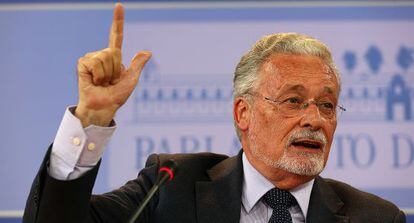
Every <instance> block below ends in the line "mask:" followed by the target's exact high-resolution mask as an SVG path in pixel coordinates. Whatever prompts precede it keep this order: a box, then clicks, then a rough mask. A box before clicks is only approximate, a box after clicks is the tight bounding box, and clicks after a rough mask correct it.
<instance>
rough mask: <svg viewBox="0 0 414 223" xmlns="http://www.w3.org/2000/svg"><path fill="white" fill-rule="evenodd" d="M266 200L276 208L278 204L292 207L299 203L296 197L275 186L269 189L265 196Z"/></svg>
mask: <svg viewBox="0 0 414 223" xmlns="http://www.w3.org/2000/svg"><path fill="white" fill-rule="evenodd" d="M263 198H264V201H265V202H266V204H267V205H269V206H270V207H271V208H272V209H276V208H277V206H280V205H282V206H284V207H286V208H290V207H292V206H294V205H296V204H297V201H296V199H295V197H294V196H293V195H292V194H291V193H290V192H289V191H286V190H281V189H279V188H273V189H271V190H269V191H268V192H267V193H266V194H265V195H264V196H263Z"/></svg>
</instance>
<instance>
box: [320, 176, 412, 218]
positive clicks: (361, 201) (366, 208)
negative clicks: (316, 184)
mask: <svg viewBox="0 0 414 223" xmlns="http://www.w3.org/2000/svg"><path fill="white" fill-rule="evenodd" d="M324 181H325V182H326V183H327V184H328V185H329V186H330V187H331V188H332V189H333V190H334V191H335V193H336V194H337V195H338V197H339V198H340V199H341V200H342V202H343V203H344V208H345V210H346V212H347V213H354V214H356V215H362V216H375V217H380V218H381V219H394V220H396V219H399V218H404V219H405V216H404V214H403V213H402V211H401V210H400V209H399V208H398V207H397V206H396V205H395V204H393V203H391V202H389V201H387V200H385V199H383V198H380V197H378V196H376V195H374V194H370V193H367V192H364V191H361V190H359V189H357V188H355V187H352V186H350V185H348V184H346V183H343V182H340V181H337V180H333V179H324ZM397 222H398V221H397Z"/></svg>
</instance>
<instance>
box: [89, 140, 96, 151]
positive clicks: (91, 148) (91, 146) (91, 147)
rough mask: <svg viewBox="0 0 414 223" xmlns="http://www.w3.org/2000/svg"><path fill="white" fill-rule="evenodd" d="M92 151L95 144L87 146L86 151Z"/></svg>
mask: <svg viewBox="0 0 414 223" xmlns="http://www.w3.org/2000/svg"><path fill="white" fill-rule="evenodd" d="M94 149H95V143H93V142H91V143H89V144H88V150H89V151H92V150H94Z"/></svg>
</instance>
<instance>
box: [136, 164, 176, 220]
mask: <svg viewBox="0 0 414 223" xmlns="http://www.w3.org/2000/svg"><path fill="white" fill-rule="evenodd" d="M175 174H177V163H176V162H175V161H174V160H172V159H169V160H167V161H165V162H164V163H163V164H162V165H161V167H160V169H159V170H158V177H157V179H156V181H155V184H154V186H152V187H151V189H150V190H149V191H148V193H147V195H146V196H145V198H144V200H143V201H142V203H141V205H139V207H138V208H137V209H136V210H135V211H134V214H133V215H132V217H131V218H130V219H129V221H128V223H134V222H135V220H136V219H137V218H138V216H139V215H140V214H141V212H142V211H143V210H144V208H145V207H146V206H147V204H148V202H149V201H150V200H151V198H152V197H153V196H154V194H155V192H157V191H158V190H159V188H160V187H161V186H163V185H164V184H165V183H166V182H169V181H171V180H173V179H174V176H175Z"/></svg>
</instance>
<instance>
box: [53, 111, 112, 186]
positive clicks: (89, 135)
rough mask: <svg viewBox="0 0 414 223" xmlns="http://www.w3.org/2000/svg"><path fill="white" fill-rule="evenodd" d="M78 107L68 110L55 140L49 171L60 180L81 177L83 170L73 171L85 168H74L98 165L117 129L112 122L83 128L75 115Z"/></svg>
mask: <svg viewBox="0 0 414 223" xmlns="http://www.w3.org/2000/svg"><path fill="white" fill-rule="evenodd" d="M75 108H76V107H75V106H73V107H69V108H68V109H66V112H65V115H64V116H63V120H62V122H61V124H60V126H59V129H58V132H57V134H56V138H55V140H54V143H53V148H52V153H51V157H50V168H49V174H50V175H51V176H52V177H55V178H57V179H62V180H63V179H68V178H69V176H70V175H73V176H81V175H82V173H73V172H74V171H75V172H76V171H77V170H85V168H75V167H93V166H95V165H96V164H97V163H98V161H99V160H100V159H101V157H102V154H103V151H104V148H105V145H106V143H107V141H108V140H109V138H110V137H111V136H112V134H113V132H114V131H115V129H116V124H115V122H113V121H112V122H111V125H110V126H109V127H101V126H95V125H90V126H88V127H86V128H85V129H84V128H83V127H82V123H81V122H80V120H79V119H78V118H77V117H76V116H75V115H74V114H73V112H74V111H75ZM87 170H88V168H86V171H87ZM86 171H83V172H86Z"/></svg>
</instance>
